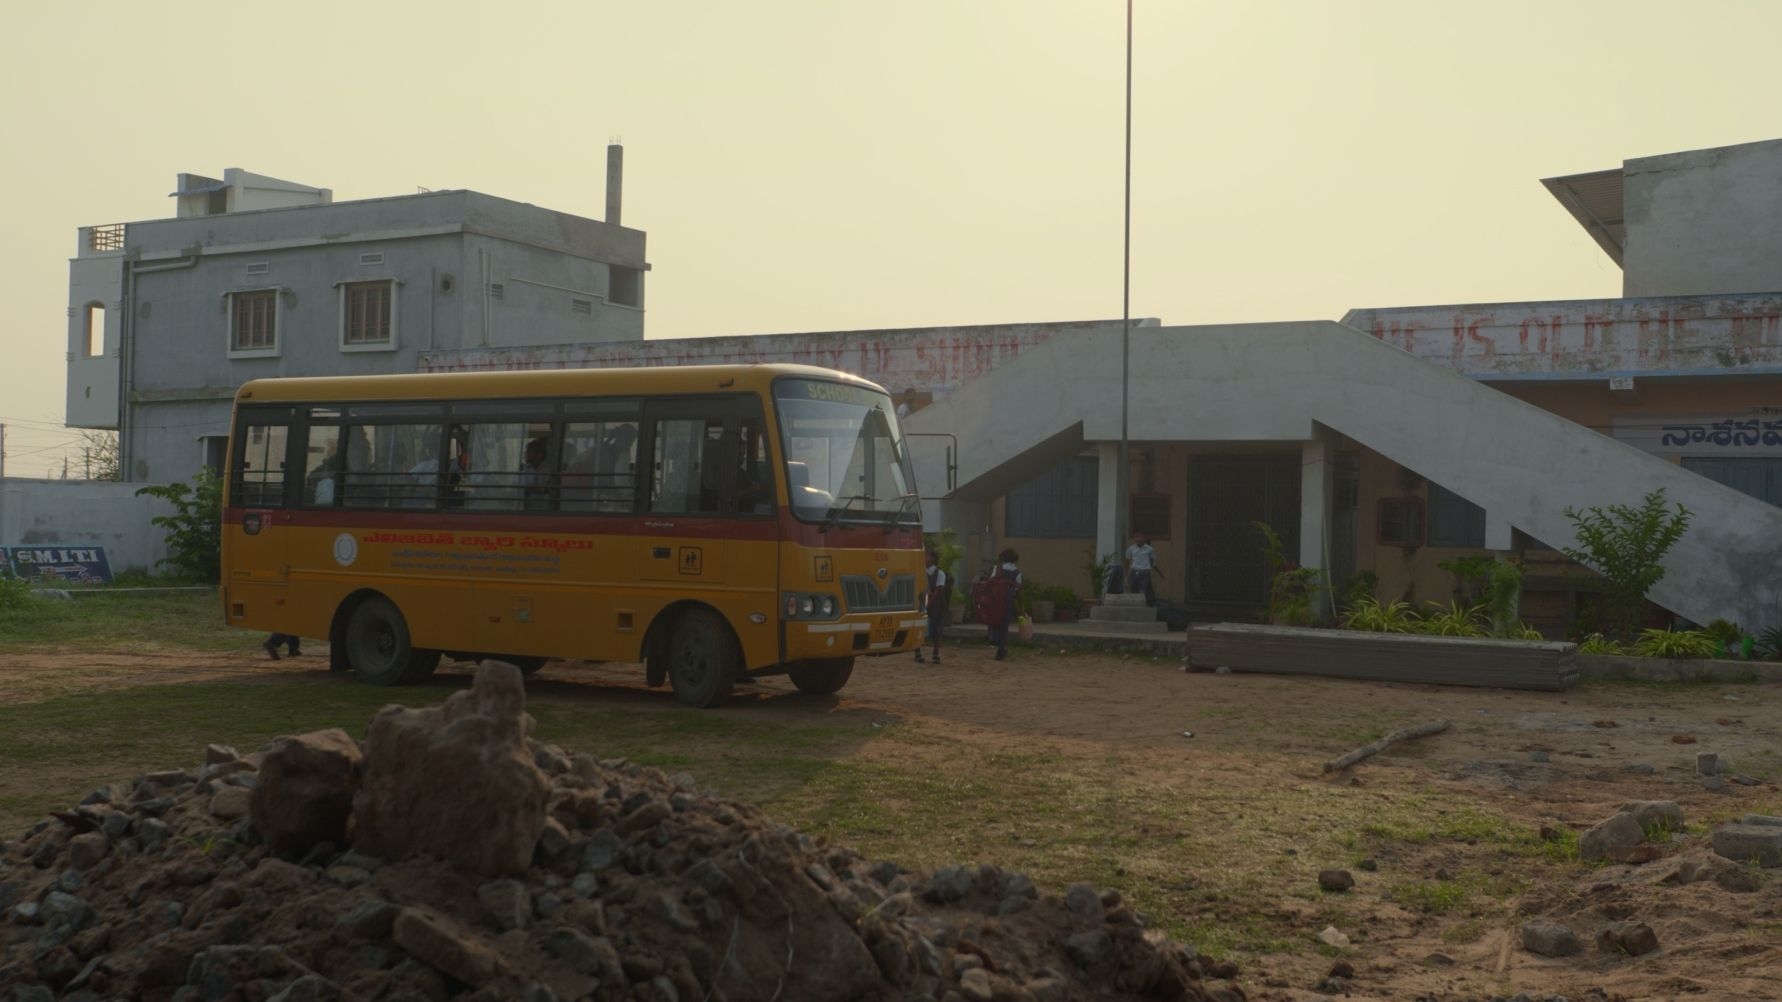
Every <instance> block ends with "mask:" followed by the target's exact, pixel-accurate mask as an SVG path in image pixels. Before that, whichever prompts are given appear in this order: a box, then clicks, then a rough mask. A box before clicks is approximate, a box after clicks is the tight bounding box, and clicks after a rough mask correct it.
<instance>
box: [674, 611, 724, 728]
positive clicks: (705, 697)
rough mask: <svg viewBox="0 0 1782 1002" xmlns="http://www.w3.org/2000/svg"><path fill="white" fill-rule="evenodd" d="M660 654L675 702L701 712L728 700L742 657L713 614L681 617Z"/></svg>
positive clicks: (692, 614) (722, 620)
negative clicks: (661, 654)
mask: <svg viewBox="0 0 1782 1002" xmlns="http://www.w3.org/2000/svg"><path fill="white" fill-rule="evenodd" d="M662 653H663V660H664V661H665V662H666V667H667V669H668V681H669V684H670V685H672V686H673V687H674V695H675V698H676V699H678V700H680V701H681V702H683V703H685V704H687V705H688V706H697V707H700V708H702V709H703V708H707V707H713V706H718V705H720V704H722V703H723V702H724V701H725V700H726V699H729V698H730V686H731V684H732V683H733V682H734V681H735V680H736V676H737V673H738V672H739V671H740V670H741V668H742V664H741V662H742V657H741V655H740V654H739V653H738V651H737V649H736V640H735V638H734V637H732V636H731V635H730V627H729V625H728V624H726V623H725V622H724V619H723V617H721V616H719V615H718V614H717V613H715V612H713V611H711V610H710V609H688V610H687V611H686V612H683V613H681V614H680V616H679V617H677V618H676V619H675V621H674V628H673V629H672V630H670V631H669V634H668V640H667V642H666V643H665V644H664V645H663V652H662Z"/></svg>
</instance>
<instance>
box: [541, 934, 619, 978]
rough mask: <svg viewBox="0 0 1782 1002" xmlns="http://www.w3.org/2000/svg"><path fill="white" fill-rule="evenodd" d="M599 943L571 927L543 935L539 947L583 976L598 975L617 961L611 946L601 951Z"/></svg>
mask: <svg viewBox="0 0 1782 1002" xmlns="http://www.w3.org/2000/svg"><path fill="white" fill-rule="evenodd" d="M601 942H602V941H601V940H598V939H596V938H595V937H593V936H590V935H588V934H587V933H586V932H583V931H582V930H580V929H577V928H575V927H573V926H558V927H557V928H555V929H552V930H551V931H550V932H548V933H546V934H545V936H544V939H543V940H541V941H540V942H539V946H541V947H543V948H544V951H545V952H546V953H548V954H550V955H551V956H553V957H556V958H557V959H558V960H561V961H563V962H564V963H566V964H568V965H569V966H570V967H572V968H574V969H575V970H577V971H580V972H581V973H583V974H599V973H600V972H601V971H603V970H606V969H607V964H608V963H609V962H611V963H614V964H615V965H616V962H617V960H618V954H617V953H615V952H613V948H612V944H610V943H608V944H607V946H606V949H604V950H602V949H601V946H600V944H601Z"/></svg>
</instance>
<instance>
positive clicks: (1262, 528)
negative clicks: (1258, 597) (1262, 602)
mask: <svg viewBox="0 0 1782 1002" xmlns="http://www.w3.org/2000/svg"><path fill="white" fill-rule="evenodd" d="M1250 524H1251V525H1253V526H1255V527H1256V531H1258V532H1260V533H1262V555H1263V557H1264V559H1266V560H1267V561H1268V568H1269V575H1270V577H1269V586H1268V621H1269V622H1271V623H1275V624H1278V625H1282V626H1310V625H1312V622H1313V621H1314V620H1316V619H1317V618H1318V617H1317V609H1316V608H1315V607H1314V605H1313V603H1314V602H1315V601H1316V600H1317V598H1318V594H1319V592H1321V591H1322V590H1323V588H1324V572H1323V571H1321V570H1319V569H1318V568H1316V567H1301V566H1299V565H1298V564H1296V563H1294V562H1293V561H1292V560H1289V559H1287V557H1286V555H1285V554H1283V553H1282V552H1281V537H1280V536H1279V535H1277V534H1276V533H1275V530H1274V529H1272V528H1270V527H1269V524H1268V523H1267V522H1251V523H1250Z"/></svg>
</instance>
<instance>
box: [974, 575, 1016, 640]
mask: <svg viewBox="0 0 1782 1002" xmlns="http://www.w3.org/2000/svg"><path fill="white" fill-rule="evenodd" d="M1016 587H1017V586H1016V584H1015V579H1014V577H1013V576H1012V575H1006V574H1004V573H1003V572H1002V568H1001V567H998V568H997V569H996V570H995V571H994V572H993V573H991V575H990V576H989V577H987V578H985V579H984V580H982V581H979V582H977V583H976V584H974V585H972V589H971V590H972V599H973V603H974V606H975V608H976V610H977V617H978V622H980V623H986V624H988V625H991V626H1001V625H1002V622H1003V620H1004V619H1005V618H1006V617H1007V616H1008V612H1009V603H1011V602H1013V601H1014V600H1015V588H1016Z"/></svg>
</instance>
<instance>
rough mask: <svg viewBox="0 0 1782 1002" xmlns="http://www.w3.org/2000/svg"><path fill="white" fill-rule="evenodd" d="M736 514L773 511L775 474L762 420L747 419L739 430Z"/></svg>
mask: <svg viewBox="0 0 1782 1002" xmlns="http://www.w3.org/2000/svg"><path fill="white" fill-rule="evenodd" d="M736 510H737V512H738V513H739V514H743V515H761V514H765V513H767V512H770V511H772V510H773V474H772V472H771V471H770V470H769V468H768V465H767V435H766V434H765V433H764V432H763V431H762V428H761V420H760V419H759V418H746V419H744V420H743V422H742V424H740V425H739V426H738V435H737V443H736Z"/></svg>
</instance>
